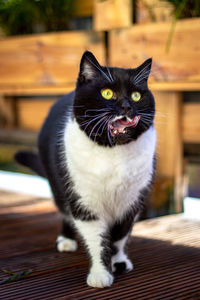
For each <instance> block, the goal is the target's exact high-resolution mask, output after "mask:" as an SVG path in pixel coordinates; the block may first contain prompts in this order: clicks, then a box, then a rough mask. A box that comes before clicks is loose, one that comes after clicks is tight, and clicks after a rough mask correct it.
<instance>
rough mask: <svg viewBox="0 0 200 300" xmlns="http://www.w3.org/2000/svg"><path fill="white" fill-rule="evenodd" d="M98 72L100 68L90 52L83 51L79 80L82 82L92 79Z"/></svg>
mask: <svg viewBox="0 0 200 300" xmlns="http://www.w3.org/2000/svg"><path fill="white" fill-rule="evenodd" d="M100 70H101V66H100V64H99V63H98V61H97V59H96V58H95V56H94V55H93V54H92V52H90V51H85V52H84V54H83V56H82V59H81V64H80V73H79V78H81V79H82V80H88V79H90V80H91V79H94V78H95V77H96V75H97V73H99V71H100Z"/></svg>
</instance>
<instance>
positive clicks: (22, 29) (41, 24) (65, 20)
mask: <svg viewBox="0 0 200 300" xmlns="http://www.w3.org/2000/svg"><path fill="white" fill-rule="evenodd" d="M72 11H73V0H0V27H1V28H2V29H3V31H4V32H5V33H6V34H7V35H17V34H29V33H35V32H48V31H60V30H67V29H68V28H69V17H70V15H71V13H72Z"/></svg>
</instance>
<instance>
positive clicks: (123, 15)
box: [94, 0, 132, 31]
mask: <svg viewBox="0 0 200 300" xmlns="http://www.w3.org/2000/svg"><path fill="white" fill-rule="evenodd" d="M131 24H132V2H131V1H130V0H123V1H122V0H115V1H113V0H104V1H99V0H94V29H95V30H98V31H102V30H111V29H113V28H124V27H128V26H131Z"/></svg>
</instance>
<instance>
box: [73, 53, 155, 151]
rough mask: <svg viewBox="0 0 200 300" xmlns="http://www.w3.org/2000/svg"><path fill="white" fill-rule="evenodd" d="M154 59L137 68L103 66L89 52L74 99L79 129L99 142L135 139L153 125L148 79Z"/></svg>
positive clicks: (111, 143)
mask: <svg viewBox="0 0 200 300" xmlns="http://www.w3.org/2000/svg"><path fill="white" fill-rule="evenodd" d="M151 64H152V59H151V58H150V59H147V60H146V61H145V62H144V63H143V64H142V65H140V66H139V67H137V68H135V69H122V68H110V67H103V66H101V65H100V64H99V63H98V61H97V60H96V58H95V57H94V55H93V54H92V53H91V52H89V51H86V52H85V53H84V54H83V56H82V59H81V64H80V72H79V76H78V80H77V86H76V91H75V101H74V116H75V118H76V120H77V122H78V124H79V126H80V128H81V129H82V130H83V131H84V132H85V133H86V134H87V135H88V137H89V138H90V139H92V140H93V141H94V142H97V143H98V144H100V145H105V146H114V145H116V144H125V143H129V142H131V141H132V140H136V139H137V138H138V137H139V136H140V135H141V134H142V133H143V132H144V131H146V130H148V129H149V128H150V127H151V126H152V125H153V120H154V114H155V102H154V97H153V95H152V94H151V92H150V91H149V89H148V86H147V80H148V77H149V74H150V71H151Z"/></svg>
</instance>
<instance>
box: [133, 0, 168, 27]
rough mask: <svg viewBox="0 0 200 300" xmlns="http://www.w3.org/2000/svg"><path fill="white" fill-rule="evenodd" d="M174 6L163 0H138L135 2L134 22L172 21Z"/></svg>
mask: <svg viewBox="0 0 200 300" xmlns="http://www.w3.org/2000/svg"><path fill="white" fill-rule="evenodd" d="M173 13H174V6H173V5H172V4H170V3H169V2H168V1H163V0H138V1H137V2H136V23H140V24H144V23H150V22H164V21H165V22H166V21H172V19H173Z"/></svg>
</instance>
